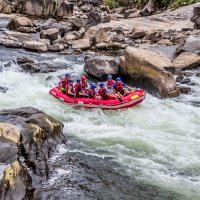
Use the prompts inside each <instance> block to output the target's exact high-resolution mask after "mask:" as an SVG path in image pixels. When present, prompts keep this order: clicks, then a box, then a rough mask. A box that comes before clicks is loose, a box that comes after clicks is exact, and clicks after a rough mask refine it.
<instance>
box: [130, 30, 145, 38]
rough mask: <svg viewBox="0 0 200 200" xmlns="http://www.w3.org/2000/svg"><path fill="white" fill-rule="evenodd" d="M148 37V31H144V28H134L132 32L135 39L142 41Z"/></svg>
mask: <svg viewBox="0 0 200 200" xmlns="http://www.w3.org/2000/svg"><path fill="white" fill-rule="evenodd" d="M145 35H146V31H144V30H143V29H142V28H138V27H137V28H133V30H132V37H133V39H142V38H144V37H145Z"/></svg>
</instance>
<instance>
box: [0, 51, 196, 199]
mask: <svg viewBox="0 0 200 200" xmlns="http://www.w3.org/2000/svg"><path fill="white" fill-rule="evenodd" d="M0 51H1V52H4V54H3V55H7V58H6V57H5V56H3V55H1V60H2V61H1V64H0V65H1V66H0V68H1V67H3V70H2V72H0V86H4V87H6V88H8V91H7V93H5V94H3V93H0V109H5V108H19V107H24V106H34V107H36V108H38V109H41V110H43V111H45V112H47V113H48V114H50V115H52V116H54V117H55V118H56V119H58V120H60V121H62V122H63V123H64V125H65V129H64V131H65V133H66V136H67V137H68V138H69V144H70V143H75V144H76V145H74V146H73V145H72V146H73V148H72V147H70V148H69V147H64V146H62V147H59V151H58V153H57V154H56V155H55V157H53V158H52V159H54V161H52V162H55V163H56V159H58V158H59V157H60V158H62V159H64V157H62V155H63V154H64V153H66V152H67V151H71V152H79V153H81V154H82V155H86V156H88V155H89V156H91V157H98V158H99V159H100V160H105V159H109V160H112V162H113V163H115V164H113V166H112V164H111V168H112V167H113V169H115V170H116V171H120V170H123V173H124V175H126V176H128V177H131V178H134V180H135V181H137V182H139V183H141V184H143V185H145V184H148V185H152V186H156V187H157V188H162V189H163V188H164V189H166V191H171V192H175V193H176V194H178V195H180V197H181V198H183V199H191V200H195V199H196V200H199V199H200V190H199V187H200V107H198V106H197V105H198V102H200V90H199V84H200V77H196V76H195V75H193V76H192V81H193V82H195V84H196V85H195V86H192V88H193V91H194V92H193V94H191V95H181V96H180V97H179V98H177V99H168V100H160V99H157V98H155V97H152V96H151V95H147V98H146V100H145V101H144V102H143V103H142V104H140V105H138V106H136V107H134V108H130V109H126V110H120V111H102V110H99V109H96V110H86V109H74V108H72V107H70V106H67V105H65V104H63V103H61V102H60V101H58V100H57V99H55V98H53V97H52V96H50V95H49V94H48V91H49V89H50V88H51V87H52V86H54V85H55V83H56V82H57V81H58V78H57V77H58V76H60V75H63V74H64V73H65V72H70V73H72V75H74V76H79V75H81V74H83V60H82V57H79V56H77V57H76V56H73V58H72V57H70V56H64V55H63V56H60V55H59V56H58V55H56V54H54V55H53V54H43V55H39V56H38V55H37V54H32V58H34V59H36V58H40V59H43V60H49V61H50V62H52V63H53V62H55V63H61V64H63V63H64V64H66V65H67V66H68V68H67V69H66V70H65V71H63V70H60V71H57V72H55V73H49V74H32V75H31V74H29V73H25V72H22V71H21V70H20V67H19V66H18V65H17V64H16V63H15V62H13V60H14V59H15V56H19V55H18V54H17V52H18V51H14V50H6V49H1V50H0ZM21 54H22V55H21V56H24V55H26V54H25V52H22V53H21ZM9 55H12V59H11V60H12V61H9V60H10V58H11V57H9ZM30 55H31V54H30ZM30 55H29V56H30ZM8 62H9V63H8ZM193 102H195V103H196V104H193ZM79 144H80V146H79V147H78V145H79ZM68 148H69V149H68ZM94 162H97V161H94ZM69 173H70V171H69V170H67V169H65V170H64V169H63V168H59V169H58V172H57V174H56V175H55V176H52V177H51V178H50V180H49V182H48V183H46V184H47V185H48V184H52V183H53V182H56V181H57V180H59V178H60V176H63V175H67V176H68V175H69ZM116 181H117V180H116ZM57 184H58V183H57ZM121 187H122V188H123V186H121ZM63 192H64V190H63ZM124 199H126V198H124ZM147 199H148V198H147ZM149 199H150V197H149ZM161 199H162V198H161ZM172 199H173V198H172ZM178 199H180V198H178Z"/></svg>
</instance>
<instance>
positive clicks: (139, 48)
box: [0, 2, 200, 98]
mask: <svg viewBox="0 0 200 200" xmlns="http://www.w3.org/2000/svg"><path fill="white" fill-rule="evenodd" d="M29 3H30V2H29ZM31 5H32V6H33V7H34V8H37V6H36V5H35V4H33V3H31ZM49 5H51V4H49ZM23 6H25V5H23ZM35 6H36V7H35ZM40 6H41V5H40ZM199 6H200V4H199V3H197V4H192V5H190V6H186V7H181V8H179V9H177V10H167V11H165V12H162V13H160V14H155V15H151V14H152V13H151V12H149V14H148V15H151V16H149V17H142V15H143V14H142V11H136V9H132V10H126V9H125V8H124V9H122V8H121V10H120V9H115V10H110V9H109V8H108V7H106V6H104V5H101V2H97V3H96V4H95V3H94V4H90V3H88V2H85V3H83V2H79V3H78V4H74V6H73V8H74V13H73V14H74V15H73V16H71V17H70V16H68V19H67V20H64V19H62V20H59V21H58V20H56V19H52V18H49V19H48V20H38V19H35V20H32V19H31V18H27V17H24V16H19V15H16V16H15V17H14V18H12V19H11V20H10V22H9V23H8V25H7V27H2V30H1V34H0V44H1V45H3V46H5V47H10V48H24V49H26V50H28V51H38V52H47V51H50V52H61V53H62V54H72V53H73V52H74V53H81V52H82V51H86V50H87V52H90V51H102V50H103V51H121V50H123V49H125V48H126V50H125V53H124V54H125V57H121V58H120V62H117V63H116V61H114V60H110V61H108V60H104V61H103V60H102V59H101V61H98V59H99V58H97V57H99V56H100V55H101V54H100V55H98V54H97V55H96V58H94V59H90V61H88V59H87V58H85V61H86V63H85V72H86V73H87V74H88V75H89V76H92V77H96V78H99V80H104V78H105V76H106V75H107V74H112V75H121V76H124V78H125V80H126V81H127V82H129V83H130V84H132V85H135V86H137V87H142V88H144V89H146V90H147V91H148V92H150V93H151V94H153V95H156V96H158V97H161V98H166V97H176V96H178V95H179V94H180V92H188V91H190V89H189V88H179V82H181V81H184V73H183V71H184V70H186V69H191V68H196V67H198V66H199V63H200V56H199V41H200V40H199V37H198V35H199V34H200V30H199V29H198V27H199ZM25 7H26V6H25ZM57 10H59V9H57ZM14 12H16V11H14ZM117 13H118V14H117ZM119 13H121V14H119ZM136 13H138V14H137V15H136ZM29 15H30V13H29ZM35 15H36V14H35ZM36 16H39V14H37V15H36ZM41 16H42V15H41ZM50 16H51V15H50ZM145 16H146V15H145ZM3 18H5V14H4V15H3ZM156 46H157V47H158V48H154V47H156ZM127 47H128V48H127ZM159 47H169V48H171V49H174V48H175V49H176V51H175V52H174V53H173V56H172V57H169V55H165V53H166V52H164V51H162V50H161V51H162V53H160V51H158V50H156V53H155V52H152V48H154V49H159ZM160 49H161V48H160ZM19 63H21V66H22V68H23V69H24V70H25V71H29V72H32V73H34V72H50V71H52V70H54V69H53V68H54V67H53V66H50V64H46V63H34V62H32V61H30V60H23V61H22V60H21V61H20V60H19ZM88 66H92V67H88ZM105 66H106V67H105ZM58 68H60V67H58ZM61 68H62V66H61ZM100 68H101V69H100ZM97 74H98V75H97Z"/></svg>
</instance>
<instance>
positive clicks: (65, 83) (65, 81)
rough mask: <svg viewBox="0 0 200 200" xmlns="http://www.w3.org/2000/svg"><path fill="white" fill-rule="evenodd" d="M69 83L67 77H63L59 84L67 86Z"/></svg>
mask: <svg viewBox="0 0 200 200" xmlns="http://www.w3.org/2000/svg"><path fill="white" fill-rule="evenodd" d="M67 84H68V80H67V79H63V80H61V81H60V82H59V86H60V87H62V88H65V87H66V85H67Z"/></svg>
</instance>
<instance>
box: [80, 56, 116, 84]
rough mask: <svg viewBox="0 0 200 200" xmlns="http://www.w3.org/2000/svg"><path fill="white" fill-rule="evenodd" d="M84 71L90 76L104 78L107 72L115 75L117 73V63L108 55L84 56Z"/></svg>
mask: <svg viewBox="0 0 200 200" xmlns="http://www.w3.org/2000/svg"><path fill="white" fill-rule="evenodd" d="M84 71H85V72H86V73H87V74H88V75H89V76H91V77H94V78H97V79H99V80H105V79H106V77H107V75H108V74H112V75H117V74H118V73H119V66H118V63H117V62H116V61H115V60H113V59H112V58H110V57H106V56H97V55H96V56H91V57H88V56H86V57H85V65H84Z"/></svg>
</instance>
